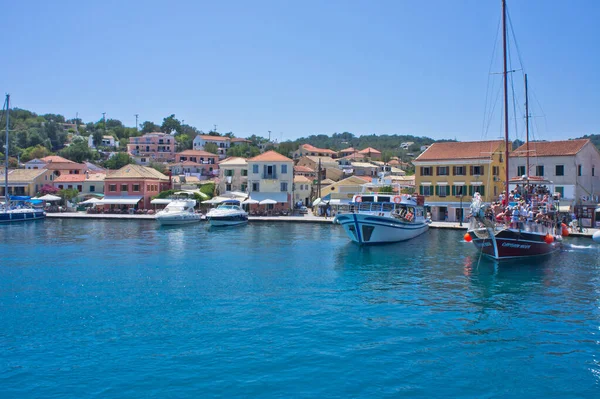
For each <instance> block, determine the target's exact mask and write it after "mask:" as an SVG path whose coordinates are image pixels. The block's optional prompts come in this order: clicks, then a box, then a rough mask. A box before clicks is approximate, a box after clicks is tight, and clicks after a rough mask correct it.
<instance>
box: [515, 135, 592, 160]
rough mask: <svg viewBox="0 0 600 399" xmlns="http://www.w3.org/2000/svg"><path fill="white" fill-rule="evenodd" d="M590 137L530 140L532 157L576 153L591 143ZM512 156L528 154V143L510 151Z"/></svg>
mask: <svg viewBox="0 0 600 399" xmlns="http://www.w3.org/2000/svg"><path fill="white" fill-rule="evenodd" d="M589 141H590V140H589V139H579V140H561V141H534V142H529V156H530V157H553V156H554V157H555V156H569V155H575V154H577V153H578V152H579V151H581V149H582V148H583V146H584V145H586V144H587V143H589ZM510 156H511V157H525V156H527V144H523V145H522V146H520V147H519V148H517V149H516V150H514V151H513V152H511V153H510Z"/></svg>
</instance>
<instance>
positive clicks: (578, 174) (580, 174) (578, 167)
mask: <svg viewBox="0 0 600 399" xmlns="http://www.w3.org/2000/svg"><path fill="white" fill-rule="evenodd" d="M581 169H582V168H581V165H577V176H582V175H583V174H582V170H581Z"/></svg>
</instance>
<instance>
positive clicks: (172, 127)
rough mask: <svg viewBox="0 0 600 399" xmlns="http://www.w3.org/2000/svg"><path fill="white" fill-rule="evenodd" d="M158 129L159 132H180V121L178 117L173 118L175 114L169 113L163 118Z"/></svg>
mask: <svg viewBox="0 0 600 399" xmlns="http://www.w3.org/2000/svg"><path fill="white" fill-rule="evenodd" d="M160 129H161V132H165V133H171V132H173V131H175V132H177V134H179V133H181V122H180V121H179V120H178V119H175V114H171V115H169V116H167V117H166V118H164V119H163V123H162V126H161V127H160Z"/></svg>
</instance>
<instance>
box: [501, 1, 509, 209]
mask: <svg viewBox="0 0 600 399" xmlns="http://www.w3.org/2000/svg"><path fill="white" fill-rule="evenodd" d="M506 46H507V43H506V0H502V47H503V52H502V53H503V58H504V73H503V75H504V147H505V148H504V158H505V162H506V188H505V189H506V199H507V201H506V203H507V204H508V193H509V192H510V190H509V189H508V180H509V176H510V174H509V172H508V72H507V66H506Z"/></svg>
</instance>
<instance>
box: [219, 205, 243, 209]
mask: <svg viewBox="0 0 600 399" xmlns="http://www.w3.org/2000/svg"><path fill="white" fill-rule="evenodd" d="M218 208H219V209H235V210H238V209H240V208H239V206H237V205H231V204H223V205H219V207H218Z"/></svg>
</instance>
